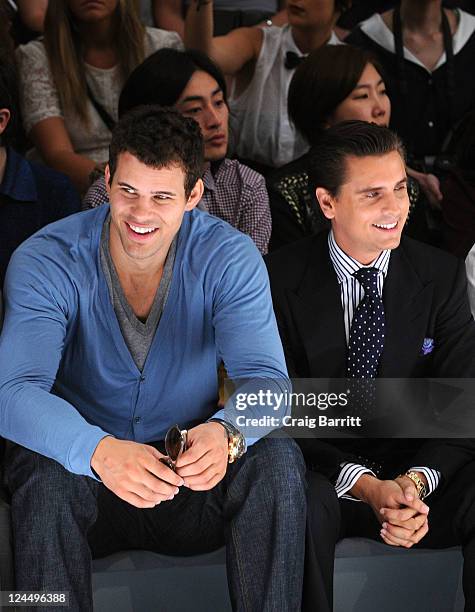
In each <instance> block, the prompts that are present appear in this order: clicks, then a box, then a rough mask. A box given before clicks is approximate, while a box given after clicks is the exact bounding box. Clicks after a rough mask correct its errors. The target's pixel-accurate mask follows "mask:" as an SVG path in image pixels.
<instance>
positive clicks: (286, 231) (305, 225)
mask: <svg viewBox="0 0 475 612" xmlns="http://www.w3.org/2000/svg"><path fill="white" fill-rule="evenodd" d="M381 75H382V71H381V68H380V67H379V65H378V63H377V61H376V60H375V59H374V58H373V57H372V56H371V55H370V54H369V53H367V52H365V51H363V50H360V49H356V48H354V47H350V46H348V45H339V46H327V47H323V48H321V49H317V50H316V51H313V52H312V53H311V54H310V55H309V57H308V58H307V59H306V60H305V61H304V62H302V63H301V64H300V66H299V67H298V68H297V70H296V71H295V74H294V76H293V77H292V81H291V83H290V88H289V98H288V109H289V117H290V120H291V121H292V123H293V124H294V125H295V127H296V128H297V129H298V130H299V132H300V133H301V134H302V135H303V136H304V137H305V139H306V140H307V142H308V143H309V145H310V147H311V148H310V151H309V152H308V153H306V154H305V155H303V156H302V157H301V158H299V159H297V160H295V161H293V162H290V164H287V165H285V166H283V167H282V168H279V169H278V170H275V171H274V172H272V173H270V174H269V176H268V177H267V188H268V191H269V198H270V203H271V212H272V236H271V250H275V249H277V248H279V247H281V246H283V245H285V244H287V243H289V242H293V241H294V240H298V239H299V238H303V237H304V236H309V235H312V234H315V233H317V232H318V231H320V230H321V229H322V228H328V220H327V219H326V218H325V216H324V215H323V214H322V212H321V209H320V207H319V206H318V203H317V201H316V199H315V194H314V193H312V191H311V190H310V188H309V184H308V169H307V166H308V163H309V160H310V159H312V155H313V153H312V148H313V147H314V146H315V145H317V144H318V141H319V138H320V136H321V134H322V133H323V131H324V130H325V129H326V128H328V127H330V126H331V125H334V124H335V123H338V122H340V121H346V120H350V119H360V120H362V121H368V122H371V123H376V124H377V125H384V126H387V125H388V123H389V119H390V116H391V103H390V100H389V98H388V95H387V93H386V86H385V83H384V80H383V77H382V76H381ZM409 172H411V173H412V174H413V175H415V176H417V177H418V178H420V174H421V173H416V172H414V171H411V170H409ZM423 178H424V177H423ZM408 190H409V197H410V201H411V217H412V219H411V221H412V223H413V225H414V228H417V229H419V226H420V225H422V223H421V218H422V217H423V216H424V215H423V211H422V210H417V211H416V209H415V205H416V202H419V208H420V207H421V205H422V204H423V203H422V202H420V197H419V183H418V182H417V181H416V180H414V179H410V180H409V182H408Z"/></svg>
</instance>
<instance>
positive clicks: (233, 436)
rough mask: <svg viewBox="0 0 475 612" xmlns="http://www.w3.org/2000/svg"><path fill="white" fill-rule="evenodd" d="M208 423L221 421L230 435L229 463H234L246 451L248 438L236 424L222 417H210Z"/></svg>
mask: <svg viewBox="0 0 475 612" xmlns="http://www.w3.org/2000/svg"><path fill="white" fill-rule="evenodd" d="M207 422H208V423H220V424H221V425H222V426H223V427H224V429H225V430H226V433H227V435H228V463H234V461H236V460H237V459H240V458H241V457H242V456H243V455H244V453H245V452H246V438H245V437H244V436H243V435H242V433H241V432H240V431H239V429H236V427H234V425H231V423H228V422H227V421H223V420H222V419H209V420H208V421H207Z"/></svg>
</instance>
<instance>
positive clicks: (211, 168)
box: [202, 158, 230, 191]
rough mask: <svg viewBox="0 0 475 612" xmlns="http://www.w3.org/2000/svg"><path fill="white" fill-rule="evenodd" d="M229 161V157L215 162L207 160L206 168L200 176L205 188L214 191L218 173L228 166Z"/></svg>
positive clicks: (217, 181) (218, 176)
mask: <svg viewBox="0 0 475 612" xmlns="http://www.w3.org/2000/svg"><path fill="white" fill-rule="evenodd" d="M229 161H230V160H229V159H227V158H224V159H220V160H219V161H217V162H212V163H211V164H210V163H209V162H207V164H206V169H205V171H204V174H203V177H202V178H203V184H204V186H205V189H208V190H209V191H216V183H219V178H220V175H221V174H222V172H223V171H224V170H225V168H226V167H227V166H228V164H229Z"/></svg>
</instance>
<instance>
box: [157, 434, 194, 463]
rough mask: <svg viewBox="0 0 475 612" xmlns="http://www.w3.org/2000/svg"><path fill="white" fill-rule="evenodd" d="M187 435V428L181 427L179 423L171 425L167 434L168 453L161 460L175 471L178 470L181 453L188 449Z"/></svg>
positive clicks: (166, 447)
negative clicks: (177, 463)
mask: <svg viewBox="0 0 475 612" xmlns="http://www.w3.org/2000/svg"><path fill="white" fill-rule="evenodd" d="M187 437H188V432H187V430H186V429H180V428H179V427H178V425H174V426H173V427H170V429H169V430H168V431H167V435H166V436H165V452H166V453H167V457H163V458H162V459H160V461H161V462H162V463H164V464H165V465H167V466H168V467H169V468H170V469H171V470H173V471H174V472H175V471H176V462H177V461H178V459H179V457H180V455H181V454H182V453H183V452H184V451H185V450H186V441H187Z"/></svg>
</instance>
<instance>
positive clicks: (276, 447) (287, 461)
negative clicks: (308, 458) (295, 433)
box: [249, 438, 306, 497]
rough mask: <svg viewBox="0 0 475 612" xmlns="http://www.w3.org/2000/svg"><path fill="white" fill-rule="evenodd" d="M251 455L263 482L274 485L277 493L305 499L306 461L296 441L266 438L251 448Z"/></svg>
mask: <svg viewBox="0 0 475 612" xmlns="http://www.w3.org/2000/svg"><path fill="white" fill-rule="evenodd" d="M249 454H250V457H249V459H251V461H253V462H254V464H255V470H256V473H257V474H258V476H259V479H260V480H261V481H262V480H265V481H266V482H268V483H270V484H272V486H273V488H274V489H275V490H277V491H282V492H284V491H285V492H287V493H290V492H294V494H298V495H299V496H300V495H302V496H303V497H305V488H306V481H305V471H306V468H305V461H304V459H303V456H302V452H301V450H300V448H299V447H298V446H297V444H296V443H295V442H294V440H292V439H291V438H264V439H263V440H260V441H259V442H256V444H255V445H254V446H253V447H251V448H250V452H249ZM251 455H252V456H251Z"/></svg>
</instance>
